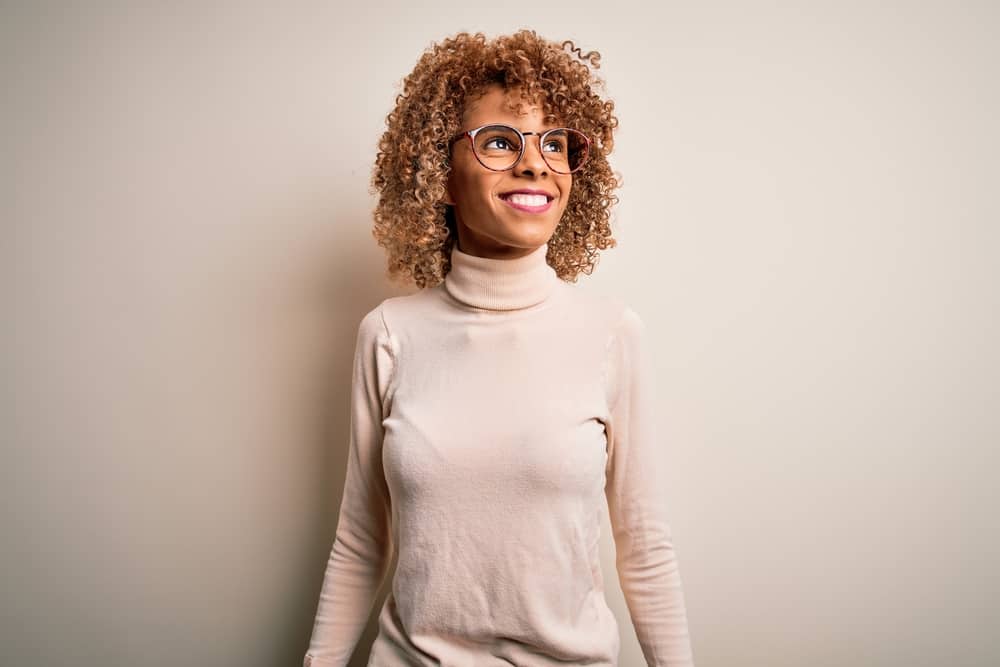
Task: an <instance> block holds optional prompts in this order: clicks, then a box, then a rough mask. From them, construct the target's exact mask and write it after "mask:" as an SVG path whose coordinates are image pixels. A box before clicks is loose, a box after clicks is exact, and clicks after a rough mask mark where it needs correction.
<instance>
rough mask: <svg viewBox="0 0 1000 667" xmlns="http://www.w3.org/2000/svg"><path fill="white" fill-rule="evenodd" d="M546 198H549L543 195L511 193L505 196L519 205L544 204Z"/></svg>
mask: <svg viewBox="0 0 1000 667" xmlns="http://www.w3.org/2000/svg"><path fill="white" fill-rule="evenodd" d="M548 200H549V198H548V197H546V196H545V195H525V194H513V195H508V196H507V201H509V202H510V203H512V204H520V205H521V206H545V203H546V202H547V201H548Z"/></svg>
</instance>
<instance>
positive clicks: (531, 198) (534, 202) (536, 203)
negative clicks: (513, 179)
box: [498, 190, 555, 213]
mask: <svg viewBox="0 0 1000 667" xmlns="http://www.w3.org/2000/svg"><path fill="white" fill-rule="evenodd" d="M498 198H499V199H500V201H502V202H503V203H505V204H507V206H510V207H511V208H513V209H516V210H518V211H525V212H527V213H544V212H545V211H547V210H549V209H550V208H551V207H552V202H553V201H555V195H552V194H549V193H548V192H545V191H544V190H512V191H510V192H504V193H501V194H500V195H498Z"/></svg>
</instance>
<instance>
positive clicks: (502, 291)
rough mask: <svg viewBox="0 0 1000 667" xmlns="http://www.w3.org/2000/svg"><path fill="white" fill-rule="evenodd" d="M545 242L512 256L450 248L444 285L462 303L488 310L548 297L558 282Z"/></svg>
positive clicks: (529, 303)
mask: <svg viewBox="0 0 1000 667" xmlns="http://www.w3.org/2000/svg"><path fill="white" fill-rule="evenodd" d="M548 247H549V246H548V243H544V244H542V245H541V246H539V247H538V248H536V249H535V250H533V251H532V252H530V253H528V254H527V255H524V256H523V257H517V258H515V259H493V258H489V257H479V256H477V255H470V254H468V253H465V252H462V251H461V250H459V249H458V244H457V243H456V244H455V245H454V246H452V250H451V271H450V272H449V273H448V275H447V276H445V280H444V287H445V289H446V290H447V291H448V293H449V294H450V295H451V296H452V297H454V298H455V299H457V300H458V301H461V302H462V303H464V304H466V305H468V306H472V307H474V308H485V309H488V310H518V309H521V308H528V307H530V306H534V305H536V304H539V303H541V302H542V301H544V300H545V299H547V298H548V297H549V296H550V295H551V294H552V292H553V290H554V289H555V287H556V285H557V284H558V283H559V276H558V275H557V274H556V272H555V269H553V268H552V267H551V266H549V265H548V263H547V262H546V254H547V253H548Z"/></svg>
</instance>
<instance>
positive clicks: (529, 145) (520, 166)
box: [514, 134, 549, 176]
mask: <svg viewBox="0 0 1000 667" xmlns="http://www.w3.org/2000/svg"><path fill="white" fill-rule="evenodd" d="M524 140H525V141H524V144H525V145H524V154H523V155H521V159H520V161H518V163H517V164H516V165H515V166H514V172H515V173H516V174H520V175H524V176H541V175H543V174H544V175H547V174H548V173H549V165H547V164H546V163H545V159H544V158H543V157H542V144H541V141H542V137H541V136H540V135H538V134H531V135H525V137H524Z"/></svg>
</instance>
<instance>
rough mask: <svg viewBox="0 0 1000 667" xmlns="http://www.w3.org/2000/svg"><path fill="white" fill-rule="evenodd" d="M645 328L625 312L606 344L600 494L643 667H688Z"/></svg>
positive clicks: (690, 665)
mask: <svg viewBox="0 0 1000 667" xmlns="http://www.w3.org/2000/svg"><path fill="white" fill-rule="evenodd" d="M649 345H650V341H649V340H647V337H646V329H645V325H644V324H643V322H642V320H641V319H640V318H639V316H638V315H637V314H636V313H635V311H633V310H631V309H629V308H626V310H625V312H624V315H623V317H622V320H621V322H619V324H618V326H617V328H616V330H615V332H614V333H613V335H612V340H611V341H610V343H609V358H608V383H609V407H610V420H609V421H610V424H609V426H608V436H607V437H608V443H609V448H610V454H609V457H608V465H607V471H606V473H607V483H606V485H605V495H606V496H607V500H608V511H609V519H610V521H611V526H612V530H613V534H614V540H615V554H616V565H617V569H618V580H619V582H620V583H621V587H622V593H623V594H624V596H625V601H626V603H627V605H628V609H629V614H630V615H631V617H632V624H633V625H634V626H635V632H636V636H637V637H638V639H639V644H640V646H641V647H642V652H643V655H644V656H645V658H646V662H647V664H648V665H649V666H650V667H693V665H694V657H693V655H692V652H691V643H690V637H689V634H688V623H687V611H686V609H685V604H684V594H683V591H682V588H681V579H680V572H679V570H678V565H677V557H676V555H675V553H674V547H673V539H672V537H671V533H670V527H669V525H668V523H667V518H666V513H665V503H664V495H663V493H662V488H663V483H664V480H663V478H662V477H660V476H659V475H658V473H657V466H658V456H659V455H660V452H659V451H657V450H659V449H661V448H662V447H663V445H664V443H663V442H662V441H661V440H660V438H659V435H658V432H657V423H656V419H657V414H656V403H655V398H654V389H655V385H654V382H653V368H652V361H653V360H652V357H651V356H650V354H649Z"/></svg>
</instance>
